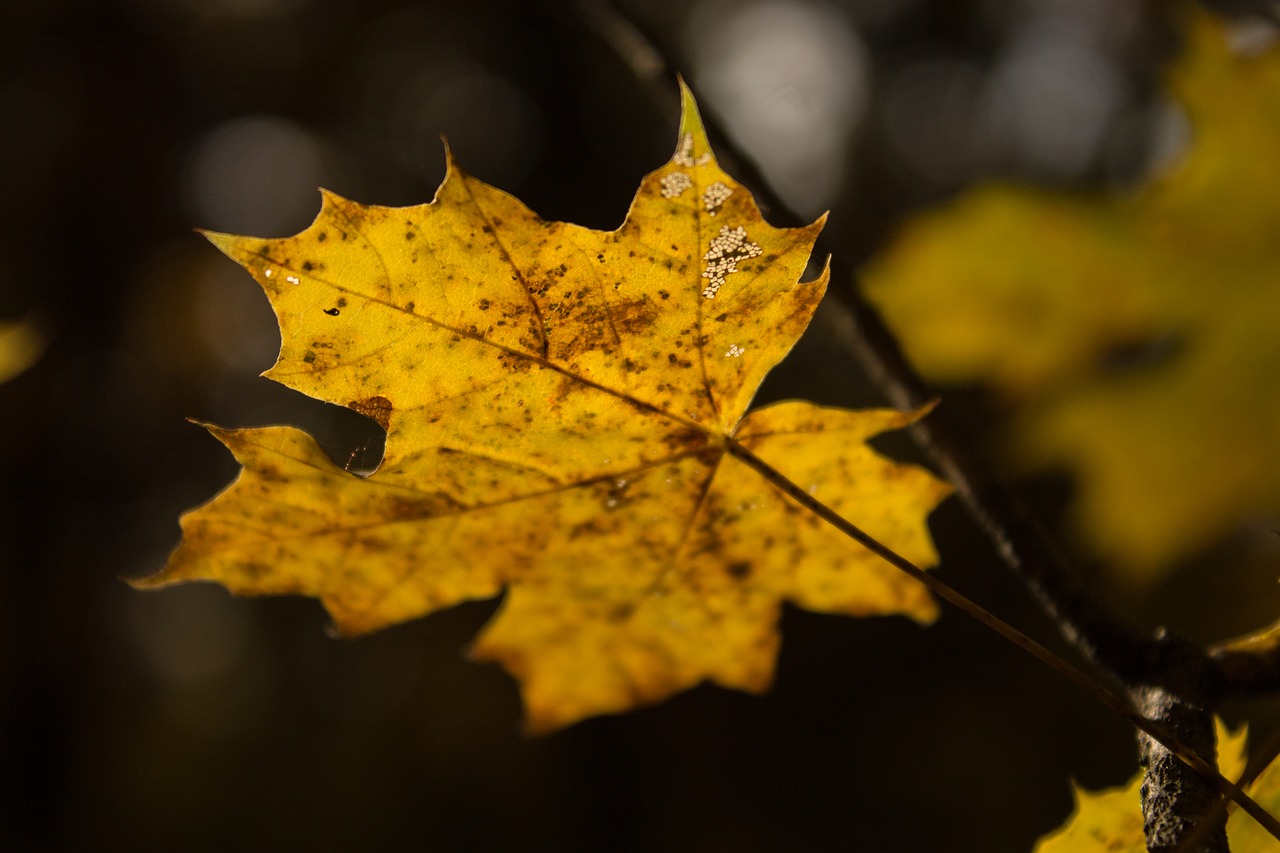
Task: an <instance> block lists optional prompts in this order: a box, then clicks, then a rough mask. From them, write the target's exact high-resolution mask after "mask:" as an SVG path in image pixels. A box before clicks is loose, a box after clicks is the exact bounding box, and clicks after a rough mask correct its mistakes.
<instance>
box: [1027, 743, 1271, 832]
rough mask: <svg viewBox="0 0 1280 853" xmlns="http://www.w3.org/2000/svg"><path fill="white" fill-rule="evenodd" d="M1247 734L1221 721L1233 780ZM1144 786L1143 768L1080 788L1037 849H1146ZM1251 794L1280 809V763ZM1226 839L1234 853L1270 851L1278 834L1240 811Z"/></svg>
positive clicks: (1224, 757) (1222, 754)
mask: <svg viewBox="0 0 1280 853" xmlns="http://www.w3.org/2000/svg"><path fill="white" fill-rule="evenodd" d="M1247 735H1248V732H1247V731H1246V730H1245V729H1244V728H1241V729H1240V730H1239V731H1236V732H1229V731H1228V730H1227V728H1226V726H1224V725H1223V724H1222V722H1221V721H1218V769H1219V770H1220V771H1221V772H1222V775H1223V776H1226V777H1227V778H1229V779H1237V778H1239V776H1240V774H1241V773H1243V772H1244V768H1245V761H1246V756H1245V740H1246V738H1247ZM1141 787H1142V772H1141V771H1139V772H1138V773H1137V774H1136V775H1135V776H1134V777H1133V778H1132V779H1131V780H1129V782H1128V783H1127V784H1125V785H1121V786H1119V787H1117V788H1108V789H1107V790H1105V791H1086V790H1083V789H1081V788H1078V787H1077V788H1076V789H1075V797H1076V809H1075V811H1074V812H1073V813H1072V814H1071V817H1070V818H1068V819H1067V822H1066V824H1064V825H1063V826H1062V827H1061V828H1060V829H1057V830H1055V831H1053V832H1052V833H1050V834H1048V835H1046V836H1045V837H1044V838H1042V839H1040V842H1039V843H1038V844H1037V845H1036V847H1035V853H1094V851H1098V850H1105V851H1107V853H1146V850H1147V844H1146V840H1145V839H1144V838H1143V835H1142V808H1141V805H1140V803H1141V800H1140V797H1139V789H1140V788H1141ZM1248 794H1249V795H1250V796H1251V797H1253V798H1254V799H1255V800H1256V801H1257V802H1258V804H1259V805H1261V806H1262V807H1263V808H1265V809H1267V810H1269V811H1271V812H1272V813H1275V812H1276V811H1277V810H1280V764H1277V763H1276V762H1272V764H1271V766H1270V767H1268V768H1267V769H1266V770H1264V771H1263V772H1262V774H1261V775H1259V776H1258V778H1257V779H1256V780H1254V783H1253V784H1252V785H1251V786H1249V789H1248ZM1227 840H1228V841H1229V842H1230V844H1231V850H1232V853H1270V851H1273V850H1275V849H1276V840H1275V838H1274V837H1272V836H1271V834H1270V833H1268V832H1267V831H1266V830H1265V829H1263V828H1262V827H1261V826H1259V825H1258V822H1257V821H1255V820H1254V819H1253V818H1251V817H1249V815H1247V814H1245V813H1244V812H1243V811H1240V810H1236V811H1235V812H1233V813H1232V814H1231V816H1230V817H1229V818H1228V819H1227Z"/></svg>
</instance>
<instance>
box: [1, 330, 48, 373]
mask: <svg viewBox="0 0 1280 853" xmlns="http://www.w3.org/2000/svg"><path fill="white" fill-rule="evenodd" d="M46 343H47V340H46V338H45V336H44V334H42V333H41V331H40V329H39V327H38V326H36V324H35V323H34V322H33V321H31V320H14V321H12V322H8V323H0V382H8V381H9V380H10V379H12V378H14V377H15V376H17V375H19V374H21V373H24V372H25V371H26V370H27V369H29V368H30V367H31V365H33V364H35V363H36V362H37V361H39V360H40V356H41V354H43V353H44V348H45V345H46Z"/></svg>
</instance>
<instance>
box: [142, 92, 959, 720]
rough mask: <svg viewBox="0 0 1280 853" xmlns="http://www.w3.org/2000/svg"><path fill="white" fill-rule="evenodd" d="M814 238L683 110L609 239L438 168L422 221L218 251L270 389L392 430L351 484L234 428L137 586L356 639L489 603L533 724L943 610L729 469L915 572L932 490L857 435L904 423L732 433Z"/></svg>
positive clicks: (222, 239) (768, 417)
mask: <svg viewBox="0 0 1280 853" xmlns="http://www.w3.org/2000/svg"><path fill="white" fill-rule="evenodd" d="M821 225H822V222H821V220H819V222H817V223H814V224H813V225H810V226H807V227H804V228H790V229H778V228H772V227H770V226H769V225H768V224H767V223H766V222H765V221H764V219H763V218H762V216H761V215H760V211H759V210H758V209H757V208H756V206H755V203H754V202H753V201H752V199H751V197H750V195H749V194H748V193H747V191H746V189H745V188H744V187H742V186H741V185H740V184H738V183H737V182H735V181H734V180H733V179H732V178H731V177H729V176H728V175H727V174H725V173H724V172H723V171H721V170H720V168H719V167H718V166H717V165H716V161H715V159H714V157H713V156H712V154H711V152H710V149H709V147H708V145H707V140H706V134H705V133H704V131H703V128H702V124H701V121H700V120H699V118H698V113H697V108H696V106H695V105H694V103H693V99H692V97H691V96H690V95H689V93H688V90H687V89H686V90H685V92H684V119H683V121H682V123H681V134H680V138H679V143H678V146H677V149H676V153H675V154H674V155H673V157H672V159H671V161H670V162H669V163H668V164H667V165H665V166H663V167H662V168H661V169H659V170H658V171H656V172H654V173H652V174H650V175H649V176H648V177H647V178H646V179H645V181H644V183H643V184H642V186H641V188H640V191H639V192H638V193H637V195H636V198H635V201H634V202H633V204H632V206H631V210H630V212H629V214H628V216H627V220H626V222H625V223H624V224H623V226H622V227H621V228H619V229H618V230H617V231H609V232H605V231H596V230H592V229H588V228H582V227H580V226H576V225H571V224H567V223H560V222H547V221H545V220H543V219H541V218H539V217H537V216H536V215H535V214H533V213H532V211H530V210H529V209H528V208H527V207H525V206H524V205H523V204H521V203H520V202H519V201H517V200H516V199H515V198H513V197H512V196H510V195H507V194H506V193H503V192H501V191H500V190H496V189H494V188H493V187H490V186H488V185H486V184H483V183H481V182H480V181H478V180H476V179H474V178H471V177H469V176H468V175H466V174H464V173H463V172H462V171H461V170H460V169H459V168H458V167H457V165H456V164H454V163H453V162H450V164H449V172H448V174H447V176H446V178H445V182H444V184H442V185H441V187H440V190H439V192H438V193H437V194H436V199H435V201H434V202H432V203H431V204H430V205H423V206H419V207H411V208H389V207H363V206H361V205H357V204H354V203H352V202H349V201H345V200H343V199H340V198H337V197H336V196H332V195H330V196H327V197H326V199H325V206H324V209H323V210H322V211H321V213H320V216H319V217H318V218H317V219H316V221H315V223H313V224H312V226H311V227H310V228H308V229H307V230H306V231H304V232H303V233H301V234H299V235H297V236H296V237H292V238H289V239H285V240H261V239H257V238H247V237H230V236H226V235H211V237H212V239H213V241H214V242H215V243H216V244H217V245H218V246H219V248H221V249H222V250H223V251H224V252H226V253H227V254H228V255H229V256H230V257H232V258H234V259H235V260H236V261H238V262H240V263H241V264H242V265H243V266H244V267H245V268H246V269H248V270H249V271H250V272H252V273H253V275H254V277H255V278H256V279H257V280H258V283H259V284H261V285H262V287H263V289H264V290H265V291H266V293H267V295H268V297H269V298H270V299H271V302H272V305H273V307H274V308H275V310H276V313H277V316H278V317H279V320H280V328H281V335H282V338H283V344H282V347H281V351H280V358H279V360H278V361H277V362H276V365H275V366H274V367H273V368H272V369H271V370H270V371H269V372H268V375H269V376H270V377H271V378H273V379H275V380H277V381H279V382H282V383H284V384H286V385H288V386H290V387H293V388H295V389H297V390H299V391H302V392H304V393H307V394H309V395H311V396H313V397H317V398H320V399H323V400H326V401H328V402H331V403H337V404H340V405H346V406H348V407H350V408H352V409H355V410H356V411H358V412H361V413H362V414H365V415H368V416H370V417H372V418H373V419H375V420H376V421H378V423H379V424H380V425H381V426H382V427H383V428H384V429H386V430H387V450H386V456H385V458H384V459H383V462H382V465H381V466H380V467H379V469H378V470H377V471H376V472H374V473H373V474H372V475H371V476H370V477H368V478H360V477H357V476H355V475H353V474H351V473H349V472H347V471H344V470H342V469H341V468H340V467H338V466H337V465H335V464H333V463H332V462H330V461H329V459H328V457H327V456H326V455H325V453H324V451H323V450H322V449H321V448H320V446H319V445H318V444H317V443H316V441H315V440H314V439H313V438H312V437H311V436H310V435H308V434H306V433H304V432H302V431H300V430H296V429H291V428H283V427H272V428H266V429H245V430H221V429H214V430H213V432H214V434H215V435H217V436H218V437H219V438H220V439H221V440H222V441H223V442H224V443H225V444H226V445H227V446H228V447H229V448H231V450H232V451H233V452H234V453H235V454H236V457H237V458H238V459H239V460H240V462H241V463H242V464H243V465H244V471H243V473H242V474H241V476H240V478H239V479H238V480H237V481H236V482H235V484H234V485H232V486H231V487H230V488H229V489H228V490H227V491H225V492H224V493H223V494H221V495H219V496H218V497H217V498H216V499H215V500H214V501H213V502H211V503H210V504H208V505H206V506H205V507H202V508H200V509H198V510H195V511H194V512H192V513H190V514H188V515H187V516H185V517H184V519H183V542H182V545H181V546H180V547H179V548H178V550H177V551H176V552H175V553H174V555H173V557H172V558H171V559H170V561H169V564H168V565H167V566H166V568H165V570H164V572H162V573H161V574H160V575H158V576H156V578H155V579H153V580H151V581H148V582H147V584H148V585H166V584H169V583H173V582H176V581H183V580H204V579H207V580H216V581H219V582H220V583H222V584H224V585H226V586H227V587H228V588H230V589H232V590H233V591H235V592H238V593H242V594H249V595H255V594H259V595H260V594H273V593H274V594H279V593H303V594H307V595H313V596H316V597H318V598H321V599H322V600H323V601H324V604H325V606H326V608H328V610H329V612H330V613H331V614H332V616H333V618H334V620H335V622H336V623H337V624H338V627H339V628H340V630H341V631H342V632H343V633H345V634H360V633H365V632H368V631H372V630H374V629H377V628H382V627H385V626H387V625H390V624H394V623H397V622H403V621H405V620H408V619H412V618H415V617H418V616H421V615H423V614H426V613H431V612H434V611H437V610H440V609H443V608H445V607H449V606H452V605H455V604H458V603H460V602H462V601H466V600H470V599H480V598H489V597H492V596H495V595H497V594H498V593H499V592H501V591H502V589H503V588H504V587H506V588H507V597H506V600H505V601H504V602H503V606H502V609H501V610H500V611H499V613H498V615H497V616H496V617H495V619H494V620H493V622H492V623H491V624H490V625H489V626H488V627H487V628H486V629H485V631H484V632H483V633H482V634H481V636H480V639H479V640H478V642H477V644H476V647H475V653H476V655H477V656H479V657H482V658H488V659H494V660H498V661H501V662H502V663H503V664H504V665H505V666H506V668H507V669H508V670H509V671H510V672H511V673H512V674H513V675H514V676H516V677H517V678H518V679H520V681H521V687H522V691H523V694H524V699H525V705H526V710H527V714H528V720H529V725H530V727H532V728H533V729H535V730H546V729H550V728H554V727H558V726H563V725H566V724H568V723H571V722H574V721H576V720H578V719H581V718H582V717H586V716H590V715H595V714H601V713H609V712H616V711H624V710H628V709H630V708H633V707H636V706H637V705H640V704H647V703H651V702H654V701H657V700H659V699H663V698H666V697H667V696H669V695H671V694H672V693H674V692H677V691H679V690H683V689H685V688H687V687H690V686H692V685H694V684H697V683H698V682H700V681H702V680H704V679H709V680H713V681H715V682H718V683H720V684H722V685H724V686H727V687H735V688H739V689H743V690H751V691H757V692H758V691H760V690H763V689H764V688H765V687H767V686H768V684H769V683H770V682H771V680H772V676H773V669H774V660H775V657H776V655H777V648H778V634H777V622H778V619H779V616H780V610H781V606H782V602H783V601H793V602H795V603H797V604H800V605H802V606H805V607H807V608H810V609H813V610H821V611H829V612H837V613H848V614H852V615H859V616H866V615H874V614H889V613H892V614H905V615H908V616H911V617H913V618H915V619H917V620H919V621H929V620H931V619H932V618H933V616H934V614H935V605H934V603H933V601H932V599H931V597H930V596H929V594H928V593H927V592H926V591H925V589H924V588H923V587H922V586H921V585H920V584H919V583H918V582H917V581H915V580H913V579H910V578H908V577H906V576H905V575H903V574H901V573H899V572H898V571H897V570H896V569H894V568H892V567H891V566H889V565H888V564H887V563H885V562H884V561H883V560H881V559H880V558H879V557H878V556H876V555H874V554H872V553H871V552H870V551H868V550H866V549H864V548H862V547H860V546H857V545H855V544H853V543H851V542H849V541H847V540H845V539H844V538H843V537H841V536H840V535H838V534H836V533H835V532H834V531H833V530H831V529H830V528H829V527H828V526H827V525H825V524H824V523H823V522H821V521H820V520H819V519H817V518H815V517H813V516H811V515H809V514H808V513H806V512H805V511H804V510H802V509H801V508H800V507H798V506H797V505H796V504H795V503H794V502H793V501H792V500H791V499H790V498H788V497H787V496H786V495H785V494H784V493H783V492H782V491H781V490H780V489H778V488H777V487H776V486H775V485H773V484H772V483H770V482H768V481H767V480H765V479H764V478H762V477H761V476H760V474H759V473H758V472H757V471H754V470H752V469H751V468H750V467H749V466H748V465H746V464H745V463H744V462H742V461H741V460H740V459H738V458H737V457H735V456H733V455H732V454H731V453H730V452H729V444H730V443H731V442H740V443H741V444H742V445H743V446H745V447H747V448H749V449H750V450H751V451H752V452H753V453H757V454H759V455H760V456H762V457H763V458H765V459H766V460H769V461H770V463H771V464H773V465H776V466H777V468H778V469H779V470H781V471H782V472H784V474H785V475H786V476H788V477H790V478H792V480H793V481H794V482H796V483H799V484H801V488H806V489H808V490H809V491H810V493H814V494H817V495H818V496H819V498H820V499H821V500H822V501H824V502H826V503H827V504H828V505H829V506H831V507H832V508H833V509H836V510H837V511H839V512H841V513H843V514H845V515H847V516H848V517H850V518H853V519H857V523H858V524H859V525H861V526H864V527H865V529H867V530H868V531H869V532H870V533H871V534H872V535H874V536H876V537H878V538H882V539H883V541H884V542H885V543H886V544H888V545H889V546H890V547H892V548H894V549H895V550H897V551H899V552H900V553H902V554H903V555H904V556H906V557H907V558H908V559H910V560H912V561H913V562H916V563H918V564H924V565H929V564H932V563H933V562H935V561H936V555H935V553H934V550H933V545H932V543H931V541H930V539H929V534H928V531H927V529H926V527H925V516H926V515H927V514H928V513H929V512H930V511H931V510H932V509H933V507H934V506H935V505H936V504H937V502H938V501H939V500H941V498H942V497H943V496H944V495H946V493H947V491H948V489H947V486H946V485H945V484H943V483H941V482H940V481H938V480H936V479H935V478H934V477H932V476H931V475H930V474H929V473H928V472H926V471H924V470H922V469H920V468H916V467H913V466H907V465H901V464H897V463H894V462H891V461H889V460H886V459H884V458H883V457H880V456H879V455H877V454H876V453H874V452H873V451H871V449H870V448H868V447H867V446H866V445H865V444H864V443H863V442H864V440H865V439H866V438H869V437H871V436H872V435H875V434H877V433H880V432H883V431H885V430H888V429H893V428H895V427H900V426H904V425H905V424H907V423H909V422H911V421H912V420H913V419H914V417H915V416H914V415H911V414H901V413H898V412H893V411H884V410H876V411H863V412H852V411H845V410H840V409H832V408H821V407H818V406H814V405H812V404H809V403H802V402H788V403H780V404H777V405H774V406H770V407H767V408H764V409H761V410H759V411H758V412H753V413H752V414H750V415H747V416H746V417H743V412H744V411H745V409H746V407H747V405H748V404H749V402H750V401H751V398H752V397H753V396H754V395H755V392H756V389H757V387H758V386H759V384H760V382H761V381H762V380H763V378H764V376H765V374H766V373H767V372H768V371H769V370H770V369H771V368H772V367H773V366H774V365H776V364H777V363H778V361H780V360H781V359H782V357H783V356H784V355H786V353H787V352H788V351H789V350H790V349H791V347H792V345H793V344H794V343H795V341H796V339H797V338H798V337H799V336H800V333H801V332H802V331H803V330H804V328H805V327H806V326H807V325H808V323H809V319H810V317H811V316H812V314H813V311H814V309H815V308H816V307H817V305H818V301H819V300H820V299H821V298H822V294H823V292H824V290H825V289H826V273H825V272H824V273H823V274H822V275H821V276H820V277H819V278H818V279H816V280H814V281H811V282H798V279H799V277H800V275H801V273H802V272H803V271H804V268H805V265H806V263H807V262H808V259H809V254H810V251H811V249H812V247H813V241H814V239H815V238H816V237H817V234H818V231H819V229H820V228H821Z"/></svg>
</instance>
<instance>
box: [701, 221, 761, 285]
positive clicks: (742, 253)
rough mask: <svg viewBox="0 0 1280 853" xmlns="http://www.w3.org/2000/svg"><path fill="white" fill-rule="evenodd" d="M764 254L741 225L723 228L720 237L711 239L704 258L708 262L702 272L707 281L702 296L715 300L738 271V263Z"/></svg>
mask: <svg viewBox="0 0 1280 853" xmlns="http://www.w3.org/2000/svg"><path fill="white" fill-rule="evenodd" d="M763 253H764V250H763V249H761V248H760V247H759V246H757V245H756V244H755V243H752V242H751V241H750V240H748V239H747V229H745V228H743V227H742V226H741V225H739V226H738V227H737V228H730V227H729V226H728V225H723V226H721V228H720V235H719V236H717V237H712V238H711V248H709V249H708V250H707V253H706V254H705V255H703V256H702V259H703V260H704V261H706V262H707V267H706V269H704V270H703V271H702V277H703V278H705V279H706V280H707V286H706V287H704V288H703V289H702V295H703V296H705V297H707V298H708V299H715V298H716V291H718V290H719V289H720V288H721V287H723V286H724V280H725V278H727V277H728V276H729V275H730V274H731V273H735V272H737V271H738V261H742V260H746V259H748V258H755V257H758V256H759V255H761V254H763Z"/></svg>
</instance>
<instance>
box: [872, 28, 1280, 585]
mask: <svg viewBox="0 0 1280 853" xmlns="http://www.w3.org/2000/svg"><path fill="white" fill-rule="evenodd" d="M1188 39H1189V43H1188V45H1187V48H1186V51H1185V55H1184V56H1183V57H1182V58H1181V59H1180V60H1179V62H1178V63H1177V65H1176V67H1174V68H1173V69H1172V71H1171V73H1170V75H1169V88H1170V90H1171V91H1172V93H1173V94H1174V95H1175V96H1176V98H1177V100H1178V101H1179V102H1180V103H1181V105H1182V107H1183V108H1184V109H1185V111H1186V114H1187V116H1188V117H1189V119H1190V122H1191V128H1192V133H1193V138H1192V142H1191V147H1190V150H1189V152H1188V154H1187V155H1186V157H1185V159H1184V160H1183V162H1181V163H1180V164H1179V165H1178V166H1177V167H1176V168H1173V169H1172V170H1171V171H1169V172H1168V173H1166V174H1164V175H1163V176H1161V177H1160V178H1158V179H1157V180H1156V181H1155V182H1154V183H1153V184H1152V185H1151V186H1149V187H1147V188H1146V189H1144V190H1142V191H1140V192H1138V193H1136V194H1134V195H1128V196H1124V195H1119V194H1112V195H1106V194H1102V193H1096V194H1085V193H1074V194H1069V193H1061V192H1050V191H1047V190H1033V189H1026V188H1015V187H1011V186H986V187H980V188H977V189H975V190H973V191H971V192H968V193H966V194H964V195H962V196H961V197H959V198H957V199H955V200H954V201H952V202H951V203H949V204H948V205H946V206H944V207H943V208H941V209H939V210H936V211H933V212H931V213H927V214H924V215H921V216H920V217H918V218H917V219H916V220H914V221H913V222H911V223H909V224H908V225H907V227H906V228H905V229H904V230H903V232H902V234H901V235H900V238H899V239H898V240H897V241H896V242H894V243H893V245H891V246H890V247H889V248H888V249H887V250H886V251H885V252H884V253H883V254H882V255H881V256H880V257H879V258H878V259H877V260H876V261H875V262H874V263H873V264H871V266H870V267H869V269H868V270H867V273H866V284H867V288H868V291H867V292H868V295H869V296H870V297H871V298H872V300H873V301H875V302H876V303H877V304H878V305H879V306H880V307H881V308H882V310H883V311H884V313H885V316H886V318H887V319H888V322H889V324H890V326H891V327H892V328H893V329H894V330H895V331H896V332H897V333H898V334H899V335H900V336H901V339H902V341H903V343H904V345H905V347H906V349H907V352H908V354H909V356H910V357H911V359H912V360H913V361H914V362H915V364H917V365H918V366H919V368H920V369H921V370H922V371H923V372H924V373H925V374H926V375H927V376H929V377H931V378H933V379H936V380H939V381H944V382H970V381H982V382H986V383H989V384H990V385H991V386H992V387H994V388H995V389H996V390H997V391H998V392H1000V393H1001V395H1002V396H1003V397H1004V398H1005V399H1006V400H1007V401H1009V402H1010V403H1011V404H1013V405H1014V406H1015V412H1016V415H1015V424H1016V429H1015V431H1014V432H1015V438H1014V442H1013V448H1012V451H1013V455H1014V457H1015V458H1016V459H1017V460H1018V461H1019V462H1020V463H1021V464H1023V465H1026V466H1030V467H1033V468H1042V469H1043V468H1053V467H1068V468H1070V469H1071V470H1074V471H1075V473H1076V475H1077V478H1078V484H1079V498H1078V506H1077V518H1078V521H1079V522H1080V523H1081V528H1082V530H1083V531H1084V532H1085V533H1086V535H1087V536H1088V538H1089V539H1090V541H1091V542H1092V544H1093V546H1094V547H1095V549H1096V550H1097V551H1098V552H1099V553H1100V554H1102V555H1103V556H1105V557H1107V558H1108V559H1109V560H1111V561H1112V562H1113V563H1114V564H1115V565H1117V566H1118V567H1119V568H1120V569H1121V570H1122V572H1123V573H1124V576H1125V577H1127V578H1129V579H1130V580H1132V581H1135V582H1143V581H1147V580H1150V579H1152V578H1154V577H1156V576H1158V575H1159V574H1160V573H1161V572H1162V571H1164V570H1165V569H1166V568H1167V567H1168V566H1169V565H1170V564H1171V563H1172V562H1173V561H1175V560H1177V559H1179V558H1181V557H1183V556H1185V555H1187V554H1189V553H1190V552H1192V551H1194V550H1195V549H1198V548H1203V547H1206V546H1208V545H1210V544H1212V543H1213V542H1214V541H1215V540H1217V539H1218V538H1220V537H1221V536H1223V535H1224V534H1226V533H1228V532H1230V531H1231V530H1232V529H1233V528H1234V527H1235V526H1237V525H1239V524H1240V523H1241V521H1242V520H1244V519H1248V518H1250V517H1256V516H1257V515H1258V514H1261V513H1274V512H1276V511H1280V393H1278V392H1277V388H1278V387H1280V386H1277V376H1280V286H1278V285H1280V239H1277V235H1280V192H1278V191H1277V190H1278V189H1280V158H1277V157H1276V155H1275V152H1276V150H1277V149H1278V148H1280V52H1274V51H1273V52H1271V53H1267V54H1265V55H1261V56H1253V57H1240V56H1236V55H1234V54H1233V53H1232V52H1231V51H1230V50H1229V49H1228V45H1227V41H1226V38H1225V36H1224V33H1223V31H1222V28H1221V26H1220V25H1218V24H1217V23H1215V22H1213V21H1212V20H1210V19H1208V18H1207V17H1197V18H1195V19H1194V20H1193V22H1192V25H1191V26H1190V27H1189V30H1188Z"/></svg>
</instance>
